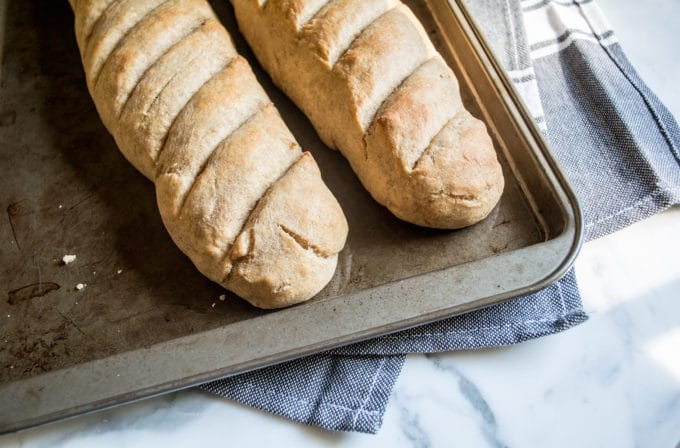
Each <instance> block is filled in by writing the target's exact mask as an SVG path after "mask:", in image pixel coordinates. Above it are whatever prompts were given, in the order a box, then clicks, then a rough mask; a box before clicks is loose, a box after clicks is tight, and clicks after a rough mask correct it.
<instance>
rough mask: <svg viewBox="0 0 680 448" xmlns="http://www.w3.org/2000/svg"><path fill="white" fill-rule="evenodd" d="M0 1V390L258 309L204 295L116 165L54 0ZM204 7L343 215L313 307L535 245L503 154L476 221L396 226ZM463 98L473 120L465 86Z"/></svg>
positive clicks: (531, 223) (153, 212)
mask: <svg viewBox="0 0 680 448" xmlns="http://www.w3.org/2000/svg"><path fill="white" fill-rule="evenodd" d="M6 4H7V14H6V17H7V18H8V19H7V21H6V23H5V24H4V31H5V36H4V46H3V48H2V72H1V76H2V78H1V87H0V89H1V90H0V205H1V206H2V212H3V213H4V216H2V217H0V383H1V382H6V381H10V380H16V379H21V378H28V377H30V376H34V375H37V374H40V373H42V372H47V371H51V370H54V369H57V368H61V367H66V366H72V365H77V364H81V363H83V362H85V361H89V360H94V359H100V358H103V357H106V356H108V355H112V354H116V353H121V352H125V351H129V350H133V349H136V348H140V347H146V346H150V345H152V344H154V343H157V342H162V341H168V340H171V339H174V338H178V337H181V336H185V335H189V334H194V333H197V332H201V331H206V330H210V329H213V328H216V327H219V326H226V325H229V324H230V323H234V322H238V321H243V320H247V319H252V318H254V317H257V316H259V315H261V314H262V313H263V312H262V311H259V310H257V309H255V308H252V307H250V306H249V305H247V304H246V303H245V302H243V301H241V300H239V299H238V298H236V297H234V296H232V295H231V294H229V293H226V295H227V299H226V301H224V302H222V301H220V300H218V297H219V296H220V295H221V294H224V293H225V291H223V290H222V289H221V288H220V287H219V286H217V285H215V284H213V283H212V282H210V281H209V280H207V279H206V278H204V277H203V276H202V275H201V274H200V273H199V272H198V271H197V270H196V269H194V267H193V266H192V264H191V262H190V261H189V260H188V259H187V258H186V257H185V256H184V255H183V254H182V253H181V252H180V251H179V250H178V249H177V248H176V247H175V246H174V244H173V243H172V241H171V240H170V238H169V236H168V235H167V233H166V231H165V229H164V228H163V224H162V222H161V220H160V217H159V214H158V211H157V208H156V204H155V195H154V189H153V185H152V184H151V183H150V182H148V181H147V180H146V179H145V178H144V177H143V176H142V175H141V174H139V173H137V172H136V171H135V170H134V168H132V166H130V165H129V164H128V163H127V161H126V160H125V159H124V158H123V157H122V156H121V154H120V153H119V152H118V150H117V148H116V146H115V144H114V141H113V139H112V138H111V137H110V136H109V135H108V133H107V132H106V130H105V129H104V127H103V126H102V124H101V123H100V121H99V118H98V116H97V114H96V111H95V109H94V106H93V104H92V101H91V99H90V97H89V95H88V93H87V90H86V87H85V80H84V76H83V73H82V68H81V64H80V60H79V56H78V51H77V48H76V45H75V39H74V35H73V31H72V28H73V25H72V22H73V17H72V14H71V12H70V9H69V8H68V4H67V2H65V1H49V2H48V1H37V0H29V1H26V0H8V1H7V2H6ZM213 4H214V6H215V8H216V10H217V12H218V14H219V15H220V17H221V18H222V19H223V21H224V23H225V24H226V26H227V28H228V29H229V31H230V32H232V34H233V35H234V37H235V40H236V41H237V45H238V47H239V49H240V51H241V52H242V53H243V54H244V55H246V57H248V59H249V60H250V61H251V63H253V65H254V66H255V68H256V72H257V75H258V77H259V78H260V80H261V81H262V83H263V84H264V85H265V87H266V89H267V91H268V92H269V93H270V95H271V96H272V99H273V100H274V102H275V103H276V104H277V106H278V107H279V109H280V111H281V112H282V115H283V116H284V119H285V120H286V121H287V123H288V124H289V126H290V127H291V129H292V131H293V132H294V134H295V135H296V136H297V137H298V139H299V141H300V143H301V144H302V146H303V148H305V149H308V150H310V151H312V153H313V154H314V156H315V158H316V159H317V161H318V162H319V165H320V167H321V171H322V173H323V176H324V178H325V180H326V182H327V183H328V185H329V186H330V188H331V189H332V190H333V192H334V193H335V194H336V196H337V197H338V200H339V201H340V203H341V205H342V206H343V209H344V210H345V213H346V214H347V218H348V221H349V224H350V229H351V230H350V235H349V239H348V242H347V247H346V249H345V251H344V252H343V253H342V256H341V259H340V262H339V267H338V271H337V273H336V275H335V277H334V279H333V280H332V281H331V283H330V284H329V286H328V287H327V288H326V289H325V290H324V291H322V292H321V293H320V294H319V296H318V297H317V298H315V299H314V300H342V297H343V295H346V294H349V293H351V292H353V291H357V290H362V289H365V288H368V287H372V286H376V285H380V284H384V283H388V282H393V281H395V280H399V279H403V278H407V277H411V276H413V275H417V274H422V273H427V272H431V271H436V270H439V269H443V268H446V267H450V266H455V265H458V264H461V263H464V262H468V261H472V260H479V259H482V258H485V257H489V256H491V255H494V254H497V253H500V252H506V251H511V250H513V249H517V248H520V247H525V246H529V245H532V244H534V243H537V242H539V241H542V240H543V238H544V235H543V232H542V230H541V229H540V228H539V226H538V225H537V224H536V220H535V219H534V218H535V217H534V216H533V215H532V213H531V212H530V210H529V208H528V206H527V204H526V201H525V198H524V196H523V194H522V193H521V191H520V189H519V187H518V183H517V179H515V177H513V175H512V173H511V172H510V171H509V170H508V169H507V164H506V163H505V161H504V160H503V161H502V162H503V164H504V168H505V174H506V179H507V186H506V190H505V194H504V196H503V198H502V200H501V203H500V205H499V206H498V207H497V208H496V210H494V211H493V212H492V214H491V215H490V216H489V217H488V218H487V219H486V220H485V221H483V222H482V223H480V224H478V225H476V226H473V227H471V228H468V229H465V230H461V231H434V230H428V229H423V228H417V227H414V226H411V225H409V224H406V223H404V222H401V221H399V220H398V219H396V218H394V217H393V216H392V215H391V214H389V213H388V212H387V211H386V210H385V209H384V208H382V207H381V206H379V205H378V204H376V203H375V202H373V200H372V199H371V198H370V196H369V195H368V194H367V193H366V192H365V191H364V190H363V189H362V188H361V186H360V184H359V182H358V180H357V179H356V178H355V176H354V174H353V173H352V172H351V170H350V169H349V167H348V165H347V163H346V162H345V160H344V159H343V158H342V157H341V156H340V155H339V154H338V153H337V152H333V151H330V150H328V149H327V148H325V147H324V146H323V144H322V143H321V142H320V141H319V139H318V138H317V137H316V135H315V133H314V131H313V129H312V127H311V125H310V124H309V122H308V121H307V120H306V119H305V118H304V116H303V115H302V114H301V113H300V112H299V111H298V110H297V109H296V108H295V107H294V106H293V105H292V104H291V103H290V102H289V101H288V100H287V99H286V98H284V97H283V95H282V94H281V93H280V92H279V91H277V90H276V89H275V88H273V87H272V85H271V83H270V81H269V79H268V78H267V76H266V75H264V74H263V73H262V72H261V70H259V68H258V67H257V64H256V62H255V60H254V58H253V57H252V54H251V53H250V52H249V51H248V50H247V48H245V45H244V43H243V41H242V40H241V38H240V36H239V35H238V33H237V28H236V26H235V24H234V20H233V16H232V12H231V10H230V9H229V7H228V6H227V2H225V1H221V2H214V3H213ZM411 4H412V5H413V4H416V6H417V2H411ZM416 9H417V8H416ZM0 25H1V24H0ZM430 29H432V28H431V27H430ZM463 87H464V86H463ZM463 93H464V96H465V98H466V101H467V102H468V105H469V106H470V108H471V109H472V110H473V112H475V111H476V110H477V109H476V107H475V105H474V104H473V103H472V102H471V99H470V98H469V97H468V96H467V92H466V91H465V88H464V91H463ZM66 254H75V255H76V256H77V259H76V261H75V262H73V263H71V264H69V265H64V264H63V263H61V258H62V257H63V256H64V255H66ZM79 283H82V284H84V285H86V286H85V288H84V289H83V290H81V291H78V290H76V288H75V287H76V285H77V284H79ZM433 287H444V286H442V285H440V286H437V285H433Z"/></svg>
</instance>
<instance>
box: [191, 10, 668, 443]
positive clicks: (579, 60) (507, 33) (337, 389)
mask: <svg viewBox="0 0 680 448" xmlns="http://www.w3.org/2000/svg"><path fill="white" fill-rule="evenodd" d="M451 1H454V0H451ZM466 3H467V6H468V7H469V9H470V10H471V11H472V13H473V16H474V17H475V20H476V21H477V22H478V24H479V25H480V27H481V28H482V30H483V31H484V32H485V35H486V38H487V40H488V41H489V43H490V44H491V46H492V48H493V49H494V52H495V54H496V55H497V57H498V58H499V59H500V62H501V64H502V65H503V67H504V68H505V69H506V71H507V73H508V75H509V76H510V77H511V79H512V80H513V82H514V84H515V87H516V88H517V90H518V91H519V93H520V95H521V96H522V98H523V99H524V101H525V103H526V104H527V107H528V109H529V110H530V112H531V113H532V115H533V116H534V119H535V121H536V123H537V124H538V125H539V127H540V128H541V129H543V130H544V132H546V133H547V136H548V140H549V142H550V144H551V147H552V150H553V153H554V154H555V156H556V158H557V159H558V161H559V162H560V164H561V166H562V168H563V169H564V171H565V173H566V174H567V177H568V178H569V180H570V182H571V184H572V186H573V188H574V190H575V191H576V194H577V196H578V198H579V200H580V203H581V206H582V208H583V212H584V216H585V221H586V238H587V239H593V238H597V237H600V236H603V235H606V234H609V233H611V232H614V231H616V230H618V229H620V228H622V227H624V226H626V225H629V224H631V223H633V222H635V221H638V220H640V219H643V218H645V217H648V216H651V215H652V214H654V213H657V212H659V211H661V210H663V209H665V208H667V207H669V206H671V205H673V204H678V203H680V157H679V153H678V148H679V147H680V130H679V129H678V125H677V123H676V122H675V121H674V119H673V117H672V116H671V114H670V113H669V112H668V110H666V108H665V107H664V106H663V105H662V104H661V103H660V101H659V100H658V99H657V98H656V96H655V95H654V94H653V93H652V92H651V91H650V90H649V89H648V88H647V86H646V85H645V84H644V83H643V82H642V80H641V79H640V78H639V76H638V75H637V73H636V72H635V70H634V69H633V68H632V67H631V65H630V63H629V62H628V60H627V59H626V57H625V55H624V53H623V51H622V49H621V47H620V46H619V44H618V41H617V39H616V36H615V35H614V33H613V32H612V30H611V29H610V27H609V26H608V25H607V22H606V20H605V18H604V16H603V15H602V13H601V11H600V9H599V8H598V6H597V4H596V2H595V1H592V0H582V1H567V0H560V1H555V0H525V1H519V0H466ZM586 318H587V316H586V314H585V313H584V312H583V309H582V306H581V301H580V297H579V293H578V287H577V285H576V280H575V276H574V273H573V271H570V272H569V273H568V274H567V275H566V276H565V277H564V278H563V279H562V280H560V281H558V282H556V283H555V284H553V285H552V286H550V287H548V288H547V289H545V290H543V291H540V292H538V293H536V294H532V295H530V296H526V297H521V298H517V299H514V300H511V301H508V302H505V303H502V304H499V305H496V306H493V307H489V308H486V309H483V310H480V311H476V312H472V313H468V314H465V315H462V316H457V317H453V318H450V319H446V320H444V321H441V322H436V323H432V324H429V325H425V326H423V327H419V328H415V329H410V330H406V331H402V332H400V333H396V334H392V335H387V336H383V337H379V338H376V339H373V340H370V341H366V342H362V343H360V344H354V345H351V346H348V347H343V348H341V349H336V350H334V351H332V352H328V353H325V354H321V355H315V356H310V357H307V358H303V359H299V360H296V361H291V362H287V363H284V364H280V365H277V366H273V367H269V368H266V369H262V370H258V371H255V372H250V373H246V374H243V375H239V376H236V377H231V378H226V379H223V380H219V381H215V382H212V383H209V384H206V385H203V386H201V387H202V388H203V389H205V390H208V391H211V392H214V393H216V394H218V395H221V396H223V397H226V398H229V399H232V400H236V401H239V402H241V403H244V404H247V405H250V406H253V407H256V408H259V409H263V410H265V411H269V412H273V413H276V414H279V415H282V416H284V417H287V418H290V419H292V420H295V421H299V422H303V423H308V424H312V425H316V426H320V427H324V428H328V429H333V430H348V431H361V432H368V433H374V432H376V431H377V430H378V429H379V428H380V425H381V422H382V415H383V413H384V410H385V406H386V404H387V401H388V399H389V395H390V391H391V389H392V386H393V385H394V382H395V381H396V378H397V376H398V375H399V371H400V369H401V366H402V364H403V361H404V354H406V353H424V352H441V351H449V350H464V349H477V348H482V347H494V346H502V345H509V344H514V343H517V342H521V341H524V340H527V339H531V338H536V337H540V336H544V335H547V334H551V333H555V332H558V331H563V330H566V329H568V328H570V327H572V326H574V325H577V324H579V323H581V322H583V321H584V320H585V319H586Z"/></svg>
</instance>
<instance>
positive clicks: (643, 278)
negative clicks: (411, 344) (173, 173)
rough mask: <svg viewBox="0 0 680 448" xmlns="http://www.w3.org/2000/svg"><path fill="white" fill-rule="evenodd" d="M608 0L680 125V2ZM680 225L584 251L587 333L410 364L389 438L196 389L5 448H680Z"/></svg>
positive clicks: (615, 238)
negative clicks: (314, 423) (303, 420)
mask: <svg viewBox="0 0 680 448" xmlns="http://www.w3.org/2000/svg"><path fill="white" fill-rule="evenodd" d="M599 3H600V5H601V7H602V9H603V10H604V11H605V13H606V14H607V15H608V16H609V19H610V21H611V22H612V25H613V28H614V29H615V30H616V31H617V34H618V36H619V39H620V41H621V42H622V45H623V47H624V50H626V51H627V52H628V54H629V56H630V59H631V60H632V61H633V64H634V65H635V66H636V67H638V69H639V71H640V73H641V76H642V77H643V78H644V79H645V80H646V81H647V82H648V84H649V85H650V86H651V88H652V89H654V90H655V91H656V92H657V94H658V95H659V97H660V98H661V99H662V100H663V101H665V102H666V103H667V105H668V106H669V108H670V109H671V111H672V112H673V114H674V115H675V116H676V117H680V93H678V91H677V87H676V85H677V84H676V83H677V78H678V76H680V60H678V59H677V58H669V57H668V55H669V54H673V53H672V52H671V48H670V46H675V44H674V42H676V40H674V39H675V36H674V33H675V30H674V29H673V27H672V25H673V22H672V21H675V23H676V24H680V22H678V19H677V17H680V3H678V2H677V1H676V0H655V1H649V2H637V1H635V0H599ZM633 23H634V25H633ZM664 37H665V39H664ZM651 42H662V43H661V44H660V45H656V44H655V45H651ZM678 229H680V209H679V208H675V209H673V210H670V211H667V212H665V213H662V214H660V215H657V216H655V217H653V218H651V219H648V220H646V221H644V222H641V223H638V224H635V225H633V226H631V227H629V228H627V229H625V230H623V231H620V232H618V233H616V234H614V235H610V236H608V237H605V238H602V239H600V240H597V241H594V242H591V243H588V244H586V245H585V246H584V248H583V250H582V252H581V255H580V256H579V259H578V260H577V262H576V273H577V278H578V281H579V284H580V287H581V292H582V295H583V301H584V305H585V307H586V309H587V311H588V312H589V313H590V315H591V318H590V320H589V321H587V322H586V323H585V324H583V325H580V326H578V327H576V328H574V329H572V330H570V331H567V332H565V333H561V334H557V335H553V336H549V337H546V338H542V339H539V340H535V341H530V342H526V343H523V344H520V345H517V346H513V347H509V348H503V349H495V350H483V351H475V352H456V353H447V354H441V355H428V356H420V355H416V356H409V357H408V359H407V362H406V364H405V366H404V369H403V371H402V374H401V376H400V378H399V380H398V381H397V384H396V386H395V388H394V391H393V395H392V398H391V401H390V403H389V405H388V409H387V412H386V414H385V417H384V424H383V427H382V429H381V430H380V432H379V433H378V434H377V435H373V436H372V435H364V434H354V433H332V432H328V431H324V430H321V429H317V428H311V427H307V426H304V425H299V424H296V423H292V422H289V421H287V420H284V419H282V418H279V417H275V416H272V415H269V414H266V413H263V412H259V411H256V410H253V409H251V408H247V407H245V406H241V405H238V404H234V403H232V402H228V401H225V400H222V399H219V398H215V397H213V396H211V395H208V394H206V393H202V392H197V391H184V392H179V393H174V394H169V395H165V396H162V397H158V398H154V399H149V400H145V401H142V402H139V403H135V404H131V405H126V406H122V407H119V408H116V409H113V410H109V411H105V412H100V413H96V414H93V415H89V416H84V417H79V418H76V419H73V420H70V421H67V422H62V423H57V424H53V425H48V426H44V427H40V428H36V429H33V430H29V431H25V432H21V433H18V434H12V435H8V436H3V437H0V446H3V447H5V446H30V447H43V446H44V447H53V446H70V447H79V446H83V447H119V446H144V447H155V446H159V447H160V446H162V447H170V446H196V445H199V444H200V445H203V446H224V445H225V444H228V445H233V446H273V445H284V446H298V447H306V446H342V447H344V446H346V447H361V446H417V447H429V446H434V447H437V446H475V447H486V446H489V447H501V446H550V447H574V446H606V447H617V448H623V447H633V446H640V447H647V446H649V447H669V448H670V447H677V446H680V445H678V443H679V442H680V356H678V354H679V353H680V300H679V299H680V263H677V262H675V263H674V260H677V258H678V255H677V254H679V253H680V238H679V237H678Z"/></svg>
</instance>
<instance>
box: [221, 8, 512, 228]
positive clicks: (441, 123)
mask: <svg viewBox="0 0 680 448" xmlns="http://www.w3.org/2000/svg"><path fill="white" fill-rule="evenodd" d="M232 3H233V5H234V8H235V11H236V17H237V19H238V22H239V27H240V28H241V31H242V32H243V34H244V35H245V37H246V39H247V40H248V42H249V44H250V46H251V47H252V48H253V51H254V52H255V55H256V56H257V57H258V59H259V60H260V62H261V63H262V65H263V66H264V67H265V69H266V70H267V71H268V72H269V74H270V75H271V77H272V79H273V80H274V82H275V83H276V84H277V85H278V86H280V87H281V88H282V89H283V90H284V91H285V92H286V93H287V94H288V95H289V96H290V97H291V98H292V99H293V101H295V102H296V104H297V105H298V106H299V107H300V108H301V109H302V110H303V111H304V112H305V114H307V116H308V117H309V118H310V120H311V122H312V124H313V125H314V127H315V128H316V130H317V132H318V133H319V135H320V136H321V138H322V140H323V141H324V142H325V143H326V144H327V145H329V146H330V147H332V148H337V149H339V150H340V151H341V152H342V153H343V155H344V156H345V157H346V158H347V159H348V161H349V162H350V164H351V165H352V168H353V169H354V171H355V172H356V173H357V175H358V177H359V179H360V180H361V182H362V183H363V184H364V186H365V187H366V189H367V190H368V191H369V192H370V193H371V195H372V196H373V197H374V198H375V199H376V200H377V201H378V202H380V203H381V204H383V205H385V206H386V207H388V208H389V209H390V210H391V211H392V212H393V213H394V214H395V215H397V216H398V217H400V218H401V219H404V220H406V221H410V222H412V223H415V224H419V225H423V226H428V227H438V228H458V227H464V226H467V225H470V224H473V223H475V222H477V221H479V220H481V219H483V218H484V217H485V216H486V215H488V213H489V212H490V211H491V210H492V208H493V207H494V206H495V205H496V203H497V202H498V200H499V199H500V196H501V194H502V191H503V175H502V172H501V168H500V165H499V163H498V160H497V158H496V154H495V151H494V149H493V145H492V142H491V139H490V138H489V137H488V134H487V133H486V129H485V127H484V125H483V123H481V122H480V121H478V120H476V119H475V118H473V117H472V116H471V115H470V114H469V113H468V112H467V111H466V110H465V108H464V107H463V105H462V102H461V100H460V94H459V91H458V84H457V81H456V79H455V77H454V75H453V73H452V71H451V70H450V68H449V67H447V66H446V64H445V63H444V62H443V60H442V58H441V56H440V55H438V54H437V52H436V51H435V49H434V48H433V46H432V44H431V42H430V41H429V38H428V37H427V35H426V33H425V31H424V29H423V27H422V25H421V24H420V23H419V22H418V20H417V19H416V18H415V16H414V15H413V13H412V12H411V11H410V10H409V9H408V8H407V7H406V6H404V5H403V4H402V3H401V2H399V1H397V0H333V1H329V2H326V3H324V4H323V6H319V4H320V2H319V1H317V0H268V1H267V2H265V4H264V6H263V5H262V2H258V1H257V0H232ZM312 12H314V13H313V14H312Z"/></svg>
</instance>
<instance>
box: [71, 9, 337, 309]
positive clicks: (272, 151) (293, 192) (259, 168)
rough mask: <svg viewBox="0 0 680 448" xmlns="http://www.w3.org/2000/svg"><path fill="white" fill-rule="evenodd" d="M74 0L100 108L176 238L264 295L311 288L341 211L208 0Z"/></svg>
mask: <svg viewBox="0 0 680 448" xmlns="http://www.w3.org/2000/svg"><path fill="white" fill-rule="evenodd" d="M70 3H71V6H72V8H73V10H74V12H75V30H76V38H77V41H78V46H79V47H80V51H81V56H82V61H83V65H84V68H85V73H86V79H87V86H88V88H89V91H90V93H91V95H92V97H93V99H94V102H95V105H96V107H97V110H98V112H99V115H100V116H101V119H102V121H103V122H104V125H105V126H106V128H107V129H108V130H109V132H110V133H111V134H112V135H113V137H114V138H115V140H116V143H117V144H118V146H119V148H120V150H121V151H122V153H123V154H124V155H125V157H126V158H127V159H128V160H129V161H130V162H131V163H132V164H133V165H134V166H135V167H136V168H137V169H138V170H139V171H141V172H142V173H143V174H144V175H145V176H146V177H148V178H149V179H150V180H152V181H153V182H154V183H155V185H156V195H157V200H158V207H159V209H160V213H161V217H162V219H163V222H164V224H165V226H166V228H167V230H168V232H169V233H170V235H171V236H172V239H173V240H174V241H175V243H176V244H177V246H179V248H180V249H181V250H182V251H183V252H184V253H185V254H186V255H188V256H189V258H190V259H191V260H192V261H193V262H194V264H195V265H196V267H197V268H198V269H199V270H200V271H201V272H202V273H203V274H205V275H206V276H207V277H208V278H210V279H212V280H214V281H216V282H218V283H220V284H221V285H223V286H224V287H225V288H227V289H229V290H231V291H233V292H235V293H236V294H238V295H239V296H241V297H243V298H244V299H246V300H248V301H249V302H251V303H252V304H254V305H256V306H258V307H261V308H278V307H282V306H287V305H291V304H293V303H297V302H300V301H303V300H306V299H309V298H310V297H312V296H313V295H315V294H316V293H317V292H319V291H320V290H321V289H322V288H323V287H324V286H325V285H326V283H328V281H329V280H330V279H331V277H332V275H333V273H334V271H335V266H336V264H337V255H338V252H339V251H340V250H341V249H342V247H343V246H344V243H345V238H346V236H347V222H346V220H345V217H344V215H343V213H342V210H341V209H340V206H339V204H338V202H337V201H336V199H335V198H334V197H333V195H332V194H331V192H330V191H329V190H328V188H327V187H326V185H325V184H324V183H323V181H322V179H321V176H320V173H319V169H318V167H317V165H316V163H315V161H314V159H313V158H312V156H311V155H310V154H309V153H303V152H302V151H301V149H300V147H299V145H298V143H297V142H296V141H295V138H294V137H293V136H292V135H291V133H290V131H289V130H288V128H287V127H286V125H285V124H284V122H283V121H282V119H281V117H280V116H279V113H278V112H277V110H276V108H275V107H274V105H273V104H272V102H271V101H270V99H269V98H268V97H267V95H266V93H265V92H264V90H263V89H262V87H261V86H260V85H259V83H258V81H257V79H256V78H255V76H254V74H253V73H252V71H251V68H250V66H249V64H248V62H247V61H246V60H245V59H244V58H243V57H241V56H239V55H238V54H236V50H235V48H234V45H233V43H232V41H231V38H230V36H229V34H228V33H227V32H226V30H225V29H224V28H223V27H222V25H221V24H220V23H219V22H218V21H217V19H216V17H215V15H214V12H213V11H212V9H211V8H210V6H209V5H208V3H207V2H206V1H205V0H70ZM130 199H131V200H134V198H130ZM140 231H143V229H140ZM150 262H153V260H150Z"/></svg>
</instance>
